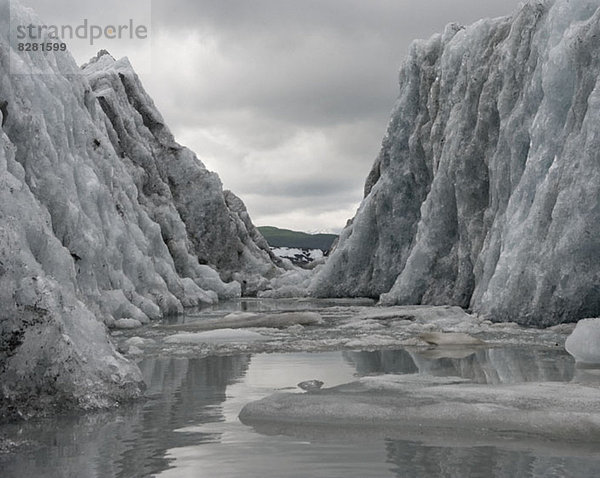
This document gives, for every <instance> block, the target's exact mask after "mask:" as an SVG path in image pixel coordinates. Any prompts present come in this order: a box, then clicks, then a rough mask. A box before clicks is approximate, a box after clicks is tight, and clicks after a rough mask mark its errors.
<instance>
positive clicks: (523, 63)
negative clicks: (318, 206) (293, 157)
mask: <svg viewBox="0 0 600 478" xmlns="http://www.w3.org/2000/svg"><path fill="white" fill-rule="evenodd" d="M599 6H600V2H598V0H589V1H582V2H568V1H566V0H556V1H550V2H537V1H530V2H527V3H525V4H524V5H523V7H522V8H521V9H520V10H519V11H518V12H516V13H515V14H514V15H513V16H511V17H504V18H498V19H494V20H481V21H479V22H477V23H475V24H474V25H472V26H469V27H466V28H461V27H457V26H449V27H448V28H447V29H446V31H445V32H444V34H443V35H436V36H434V37H432V39H430V40H428V41H419V42H416V43H415V44H414V45H413V47H412V48H411V51H410V54H409V57H408V58H407V60H406V61H405V63H404V65H403V66H402V69H401V72H400V95H399V98H398V100H397V102H396V105H395V108H394V111H393V113H392V118H391V121H390V124H389V127H388V132H387V134H386V137H385V138H384V140H383V144H382V149H381V153H380V155H379V157H378V158H377V160H376V161H375V165H374V167H373V170H372V172H371V174H370V175H369V178H368V179H367V182H366V185H365V198H364V200H363V203H362V204H361V207H360V209H359V211H358V212H357V215H356V216H355V217H354V218H353V220H352V221H351V223H350V224H349V226H348V227H347V228H346V229H345V230H344V231H343V232H342V235H341V239H340V243H339V245H338V247H337V249H336V251H335V252H334V253H333V255H332V256H331V258H330V260H329V263H328V264H326V265H325V266H324V267H323V269H322V270H321V271H320V273H318V275H317V276H316V277H315V278H314V280H313V282H312V285H311V290H312V293H313V294H315V295H325V296H327V295H339V296H348V295H349V296H360V295H366V296H373V297H377V296H379V295H381V299H382V301H383V302H384V303H405V304H410V303H428V304H453V305H460V306H463V307H471V308H473V309H474V310H475V311H477V312H480V313H483V314H485V315H488V316H490V317H491V318H493V319H495V320H518V321H520V322H521V323H526V324H532V325H549V324H552V323H558V322H563V321H572V320H577V319H579V318H582V317H585V316H588V315H598V314H599V313H600V293H598V290H600V274H599V272H598V271H599V270H600V269H599V268H598V266H597V261H595V260H594V259H593V257H594V256H595V255H596V254H598V253H599V252H600V243H599V242H598V240H597V237H599V235H598V233H600V230H599V226H598V224H599V221H598V220H599V219H600V217H599V215H598V214H599V211H598V208H597V207H596V206H594V204H597V201H598V197H599V196H600V186H599V184H600V182H599V181H598V177H599V176H600V170H599V165H598V162H597V153H595V152H594V151H595V150H596V148H597V146H598V144H597V143H598V134H597V133H594V131H595V130H596V131H597V129H598V127H597V124H599V122H600V118H599V117H598V116H599V114H600V113H599V112H598V111H599V110H597V109H594V108H593V106H595V101H597V100H596V98H597V88H596V84H597V79H598V76H599V74H600V55H599V54H598V51H600V50H599V49H598V46H599V45H598V42H599V41H600V40H599V38H600V11H599V9H598V7H599ZM425 99H426V101H425ZM594 124H596V126H595V127H594Z"/></svg>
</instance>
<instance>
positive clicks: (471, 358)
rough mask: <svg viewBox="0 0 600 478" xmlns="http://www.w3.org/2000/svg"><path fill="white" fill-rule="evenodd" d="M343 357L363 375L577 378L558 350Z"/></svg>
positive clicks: (445, 350)
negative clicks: (413, 374) (419, 374)
mask: <svg viewBox="0 0 600 478" xmlns="http://www.w3.org/2000/svg"><path fill="white" fill-rule="evenodd" d="M344 357H345V358H346V360H348V362H349V363H352V364H353V365H354V366H355V367H356V370H357V372H358V373H359V374H361V375H367V374H381V373H398V374H410V373H424V374H428V375H435V376H444V377H450V376H451V377H462V378H466V379H469V380H472V381H473V382H475V383H482V384H500V383H506V384H509V383H521V382H556V381H558V382H569V381H571V380H572V379H573V377H574V375H575V362H574V360H573V358H572V357H571V356H570V355H568V354H566V353H565V352H564V351H562V350H559V349H554V350H553V349H541V348H540V349H536V348H522V347H520V348H519V347H512V348H511V347H507V348H458V347H452V348H441V347H436V348H431V349H418V348H414V349H410V350H382V351H376V352H344Z"/></svg>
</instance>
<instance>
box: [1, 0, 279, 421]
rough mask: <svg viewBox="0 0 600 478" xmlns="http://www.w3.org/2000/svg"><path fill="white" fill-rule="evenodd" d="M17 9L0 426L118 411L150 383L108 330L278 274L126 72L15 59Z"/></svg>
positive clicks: (4, 233)
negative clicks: (82, 410) (67, 412)
mask: <svg viewBox="0 0 600 478" xmlns="http://www.w3.org/2000/svg"><path fill="white" fill-rule="evenodd" d="M10 4H11V10H12V14H13V20H18V21H19V23H22V24H29V23H33V24H38V23H39V21H38V20H37V19H35V18H34V17H33V14H32V13H31V11H30V10H27V9H25V8H22V7H20V6H19V4H18V3H17V2H15V1H11V2H10ZM8 10H9V2H8V0H0V112H1V116H2V118H1V120H2V121H1V124H2V129H1V131H0V196H1V200H0V381H1V383H2V397H1V399H0V412H1V414H4V413H14V414H18V413H21V412H24V413H27V412H29V411H32V410H35V409H36V408H40V409H44V408H47V406H50V405H64V406H67V405H72V404H76V405H79V406H82V407H96V406H104V405H109V404H111V403H114V401H115V400H120V399H123V398H127V397H133V396H137V395H138V394H139V392H140V390H139V383H140V375H139V371H138V370H137V368H136V367H134V366H131V365H130V364H128V363H127V362H126V361H125V360H124V359H123V358H122V357H121V356H120V355H118V354H117V353H116V352H115V350H114V348H113V347H112V345H111V344H110V343H109V342H108V340H107V337H106V332H105V330H104V325H103V324H102V322H101V320H99V319H103V320H104V321H105V322H106V323H107V324H111V323H112V322H113V321H114V319H119V318H122V317H129V318H134V319H138V320H139V321H140V322H147V321H148V320H149V319H154V318H157V317H159V316H161V315H162V314H166V313H173V312H179V311H181V310H182V308H183V306H186V305H195V304H200V303H206V302H209V303H210V302H214V301H215V300H217V297H218V296H220V297H232V296H236V295H239V294H240V284H239V283H238V282H230V283H225V282H223V281H229V280H232V279H238V280H239V281H242V280H245V281H246V287H247V289H248V290H249V291H250V292H252V287H259V286H260V285H261V281H264V280H265V279H264V278H263V277H262V275H263V274H265V275H267V274H271V275H273V274H277V273H278V269H277V267H276V266H275V265H274V263H273V261H272V257H271V256H270V254H269V251H268V247H267V246H266V244H262V245H258V244H257V243H256V239H257V238H259V236H260V235H258V233H256V231H255V230H254V229H253V226H252V225H251V222H250V220H249V218H248V217H247V213H246V212H245V210H244V208H243V204H242V205H240V204H239V203H241V201H239V200H237V201H235V200H234V196H232V195H225V194H224V193H223V191H222V189H221V184H220V182H219V179H218V178H217V177H216V175H215V174H213V173H210V172H208V171H206V169H205V168H204V166H203V165H202V164H201V163H200V162H199V161H198V160H197V159H196V158H195V157H194V155H193V154H192V153H191V152H190V151H188V150H186V149H185V148H182V147H181V146H179V145H177V144H176V143H175V142H174V141H173V138H172V136H171V135H170V133H169V131H168V129H167V128H166V127H165V126H164V124H162V119H161V117H160V115H159V113H158V112H157V111H156V109H155V108H154V106H153V104H152V101H151V100H150V99H149V98H148V97H147V95H146V94H145V92H144V91H143V89H142V88H141V85H140V84H139V80H138V79H137V77H136V75H135V74H134V73H133V72H132V71H131V69H130V67H129V66H128V63H127V62H126V61H122V62H120V63H115V62H114V61H112V59H110V57H108V56H106V55H103V56H101V57H100V59H99V60H98V61H96V62H95V63H94V65H92V66H89V67H88V68H87V69H86V72H85V73H87V75H81V74H80V70H79V68H78V67H77V65H76V64H75V63H74V61H73V59H72V58H71V56H70V54H68V53H62V52H44V53H42V52H19V51H18V50H17V49H16V48H13V47H14V45H11V44H9V31H8V30H9V25H8V19H9V13H8ZM101 67H104V68H105V71H104V72H102V71H101ZM69 71H70V72H71V73H73V74H64V72H69ZM31 72H34V74H30V73H31ZM87 77H89V79H90V80H91V83H90V80H88V78H87ZM92 85H93V88H92ZM215 268H218V270H219V272H220V273H221V276H219V273H218V272H217V271H216V270H215Z"/></svg>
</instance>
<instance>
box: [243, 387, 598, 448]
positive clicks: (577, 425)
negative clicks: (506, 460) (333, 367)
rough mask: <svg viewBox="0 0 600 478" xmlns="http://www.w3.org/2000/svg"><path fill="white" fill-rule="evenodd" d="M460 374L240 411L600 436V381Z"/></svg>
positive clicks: (253, 420)
mask: <svg viewBox="0 0 600 478" xmlns="http://www.w3.org/2000/svg"><path fill="white" fill-rule="evenodd" d="M467 382H468V381H466V380H464V379H461V378H456V377H430V376H427V375H383V376H378V377H365V378H362V379H360V380H358V381H356V382H353V383H349V384H346V385H340V386H338V387H333V388H330V389H321V390H316V391H312V392H310V393H305V394H295V393H278V394H275V395H271V396H269V397H266V398H264V399H262V400H258V401H255V402H251V403H249V404H247V405H246V406H245V407H244V408H243V409H242V411H241V413H240V419H241V420H242V422H243V423H245V424H247V425H255V426H258V427H259V429H260V426H261V425H264V424H278V423H279V424H286V426H290V425H292V426H293V425H313V426H315V425H318V426H321V425H324V424H327V425H331V426H338V427H362V428H369V427H384V428H385V429H386V430H389V429H398V430H401V431H402V433H403V434H406V435H407V436H409V437H410V436H411V434H414V433H416V434H417V435H413V436H412V437H413V438H414V437H415V436H419V437H425V436H428V435H435V434H436V433H439V432H441V433H445V434H448V432H449V431H452V434H455V435H463V436H464V435H468V434H475V435H476V436H482V435H483V436H486V437H488V438H489V435H490V434H492V435H493V434H499V435H503V436H504V438H507V437H509V438H510V437H518V436H519V435H522V434H528V435H529V436H530V438H531V439H547V438H552V439H555V440H557V439H561V440H574V441H579V442H585V443H588V444H589V443H590V442H592V443H599V442H600V404H599V402H598V399H597V397H598V392H599V389H598V388H597V387H590V386H581V385H576V384H569V383H552V382H548V383H527V384H513V385H499V386H491V385H475V384H471V383H467Z"/></svg>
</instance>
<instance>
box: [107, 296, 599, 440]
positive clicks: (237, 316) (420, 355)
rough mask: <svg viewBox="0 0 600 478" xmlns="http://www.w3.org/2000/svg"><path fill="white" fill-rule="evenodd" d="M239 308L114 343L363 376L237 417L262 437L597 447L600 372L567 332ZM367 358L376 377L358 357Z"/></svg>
mask: <svg viewBox="0 0 600 478" xmlns="http://www.w3.org/2000/svg"><path fill="white" fill-rule="evenodd" d="M235 304H236V303H232V308H235ZM238 304H239V303H238ZM243 304H244V308H245V309H246V310H245V311H238V312H232V311H231V310H227V308H225V310H222V309H215V310H206V311H200V312H198V313H197V314H195V315H190V316H188V317H186V318H184V319H181V320H179V321H178V323H169V324H154V325H149V326H145V327H143V328H141V329H137V330H135V331H128V330H125V331H117V332H115V333H114V336H115V337H116V338H117V340H118V342H119V347H120V349H121V350H122V351H123V352H124V353H125V354H126V355H129V356H131V357H145V358H148V357H157V358H159V357H163V358H165V357H182V358H185V357H189V358H191V357H195V358H197V357H205V356H232V355H236V354H240V353H244V354H257V353H281V352H286V353H296V352H307V351H308V352H326V351H332V350H343V351H346V352H344V353H345V354H347V355H346V357H347V360H349V361H350V362H353V361H354V360H356V362H354V365H355V367H356V369H357V371H359V372H360V374H361V375H366V376H364V377H362V378H360V379H358V380H356V381H352V380H349V381H348V383H346V384H343V385H339V382H338V383H337V384H335V383H334V384H331V383H329V384H328V383H327V379H325V380H324V381H325V384H324V387H323V388H322V389H321V390H315V391H312V392H310V393H298V392H300V390H299V389H297V388H296V386H297V383H296V382H292V381H290V383H286V384H285V385H286V386H287V387H288V388H292V389H295V390H294V391H293V392H290V393H280V392H278V393H275V394H274V395H271V396H267V397H256V398H260V400H258V401H253V402H251V403H247V404H246V406H245V407H244V409H243V411H242V413H241V416H240V417H241V419H242V421H243V422H244V423H246V424H249V425H252V426H254V427H256V430H257V431H259V432H260V433H266V434H272V433H283V434H288V435H294V434H299V435H300V436H305V435H306V434H308V435H310V434H311V433H317V432H315V430H312V431H311V428H314V427H317V428H318V427H326V428H327V433H334V431H333V430H334V429H340V430H341V431H340V432H339V433H357V434H359V435H361V436H362V434H364V433H375V432H374V430H372V429H371V430H367V429H369V428H372V427H375V428H378V429H379V431H378V432H377V433H380V434H381V433H383V432H384V431H385V432H386V433H388V432H389V431H390V430H393V433H394V436H397V437H400V438H402V437H403V438H406V439H410V438H414V437H415V436H417V435H418V436H419V437H420V438H422V439H423V440H425V441H427V440H431V441H432V442H433V441H435V440H440V439H442V438H441V437H444V436H445V437H447V438H448V439H450V438H451V437H453V436H458V435H460V439H461V440H463V441H466V442H469V443H471V444H476V443H495V442H497V441H500V442H505V441H507V440H508V442H510V441H511V440H513V443H517V442H520V441H522V440H523V439H524V437H527V440H532V441H535V442H536V443H538V445H539V446H542V447H549V448H553V447H554V449H557V448H560V447H561V446H563V445H557V443H559V442H560V443H562V442H563V441H565V440H566V441H568V442H570V443H571V444H573V443H576V444H575V445H573V447H574V449H575V448H577V447H578V446H580V445H581V444H582V443H584V442H585V443H587V444H586V446H588V445H589V446H592V445H590V443H595V444H596V445H597V444H600V402H599V401H598V396H599V394H600V373H599V372H600V370H596V369H594V368H580V367H578V366H576V364H575V360H574V358H573V357H571V356H569V355H568V354H566V352H565V350H564V344H565V340H566V339H567V337H568V336H569V334H571V332H572V331H573V329H574V327H575V326H574V325H560V326H555V327H551V328H547V329H532V328H526V327H523V326H520V325H518V324H515V323H503V324H494V323H492V322H490V321H488V320H484V319H482V318H480V317H477V316H475V315H471V314H468V313H466V312H465V311H464V310H462V309H460V308H458V307H432V306H394V307H376V306H372V305H366V304H363V303H361V302H360V301H356V302H354V303H353V301H350V300H323V301H320V300H311V299H285V300H282V299H280V300H267V299H262V300H260V299H255V300H245V301H244V302H243ZM219 323H221V327H222V328H221V329H216V328H215V327H216V326H217V324H219ZM437 344H439V345H437ZM359 351H360V353H358V352H359ZM369 351H371V353H372V356H373V358H372V360H374V361H375V362H376V363H377V364H378V365H377V367H375V368H373V371H375V370H377V374H378V375H375V376H369V370H371V367H372V366H373V364H372V363H370V361H365V359H364V354H365V353H367V354H368V353H369ZM355 357H356V358H355ZM375 362H374V363H375ZM381 373H383V375H381ZM323 378H324V377H320V376H306V377H302V379H303V380H312V379H316V380H322V379H323ZM284 381H285V380H284ZM331 385H337V386H334V387H331ZM284 388H286V387H284ZM343 429H346V431H343ZM335 433H337V432H335ZM478 440H480V441H479V442H478ZM549 440H550V442H552V443H549V442H548V441H549ZM538 445H536V446H538Z"/></svg>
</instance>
